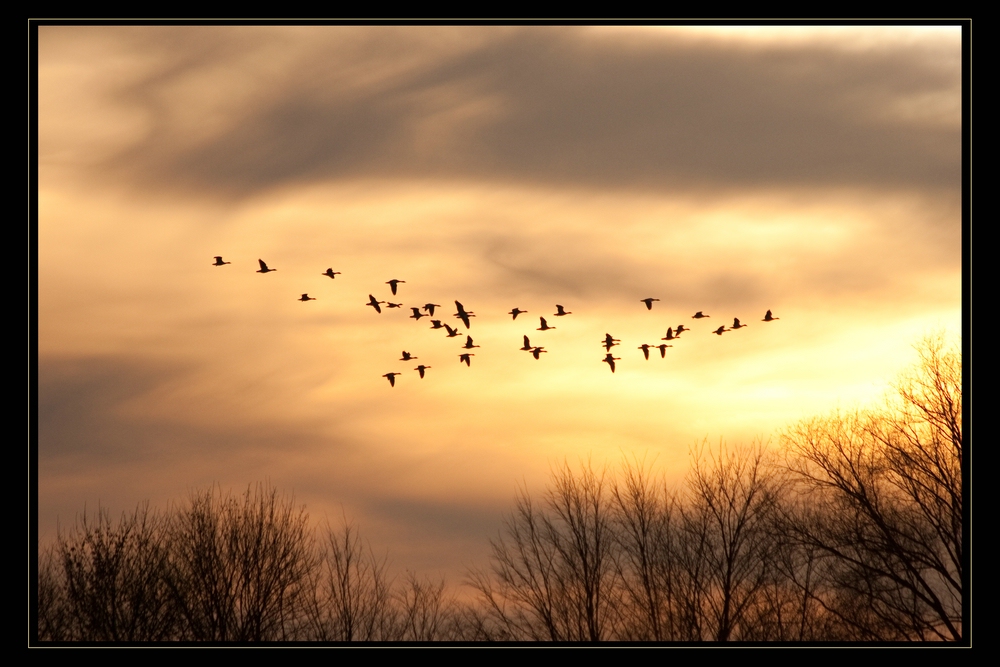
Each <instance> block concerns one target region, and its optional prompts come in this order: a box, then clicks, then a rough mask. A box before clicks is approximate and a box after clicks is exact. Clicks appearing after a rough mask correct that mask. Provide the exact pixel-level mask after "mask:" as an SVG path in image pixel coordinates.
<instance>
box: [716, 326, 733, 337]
mask: <svg viewBox="0 0 1000 667" xmlns="http://www.w3.org/2000/svg"><path fill="white" fill-rule="evenodd" d="M725 331H729V329H727V328H726V327H725V325H723V326H721V327H719V328H718V329H716V330H715V331H713V332H712V333H714V334H716V335H719V336H721V335H722V333H723V332H725Z"/></svg>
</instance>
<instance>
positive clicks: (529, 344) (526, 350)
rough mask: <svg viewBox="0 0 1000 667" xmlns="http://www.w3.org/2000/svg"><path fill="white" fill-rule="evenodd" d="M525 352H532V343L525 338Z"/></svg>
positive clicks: (523, 348)
mask: <svg viewBox="0 0 1000 667" xmlns="http://www.w3.org/2000/svg"><path fill="white" fill-rule="evenodd" d="M521 349H522V350H524V351H525V352H531V343H529V342H528V337H527V336H525V337H524V347H522V348H521Z"/></svg>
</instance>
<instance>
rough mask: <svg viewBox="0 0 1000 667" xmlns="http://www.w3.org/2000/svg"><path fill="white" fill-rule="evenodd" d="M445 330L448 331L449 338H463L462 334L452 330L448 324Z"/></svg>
mask: <svg viewBox="0 0 1000 667" xmlns="http://www.w3.org/2000/svg"><path fill="white" fill-rule="evenodd" d="M444 328H445V329H447V330H448V338H454V337H455V336H461V335H462V334H460V333H459V332H458V329H452V328H451V327H450V326H448V325H447V324H446V325H444Z"/></svg>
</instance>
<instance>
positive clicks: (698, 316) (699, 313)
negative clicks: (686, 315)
mask: <svg viewBox="0 0 1000 667" xmlns="http://www.w3.org/2000/svg"><path fill="white" fill-rule="evenodd" d="M703 317H711V315H702V314H701V311H700V310H699V311H698V312H697V313H695V314H694V315H692V316H691V319H692V320H700V319H701V318H703Z"/></svg>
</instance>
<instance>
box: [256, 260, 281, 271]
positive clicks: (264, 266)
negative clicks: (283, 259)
mask: <svg viewBox="0 0 1000 667" xmlns="http://www.w3.org/2000/svg"><path fill="white" fill-rule="evenodd" d="M257 263H258V264H260V270H259V271H257V273H270V272H271V271H277V270H278V269H269V268H267V264H265V263H264V260H262V259H258V260H257Z"/></svg>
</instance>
